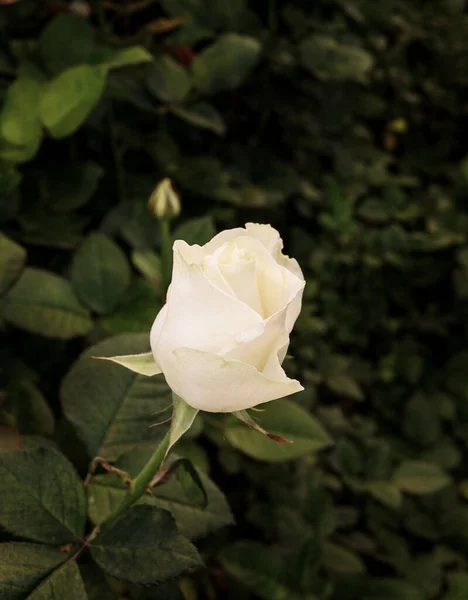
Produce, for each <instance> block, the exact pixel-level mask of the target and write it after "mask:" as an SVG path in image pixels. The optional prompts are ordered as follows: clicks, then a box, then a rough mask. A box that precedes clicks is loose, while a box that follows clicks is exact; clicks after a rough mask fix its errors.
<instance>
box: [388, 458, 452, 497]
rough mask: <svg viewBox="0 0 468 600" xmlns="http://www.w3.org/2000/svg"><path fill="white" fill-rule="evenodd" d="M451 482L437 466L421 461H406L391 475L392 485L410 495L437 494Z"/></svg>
mask: <svg viewBox="0 0 468 600" xmlns="http://www.w3.org/2000/svg"><path fill="white" fill-rule="evenodd" d="M451 481H452V479H451V477H450V476H449V475H448V474H447V473H445V471H443V470H442V469H441V468H440V467H439V466H438V465H436V464H434V463H429V462H424V461H422V460H406V461H404V462H402V463H401V465H400V466H399V467H398V469H397V470H396V471H395V473H394V474H393V483H394V484H395V485H396V486H397V487H398V488H399V489H400V490H402V491H403V492H408V493H410V494H431V493H433V492H438V491H439V490H441V489H443V488H445V487H447V486H448V485H449V484H450V483H451Z"/></svg>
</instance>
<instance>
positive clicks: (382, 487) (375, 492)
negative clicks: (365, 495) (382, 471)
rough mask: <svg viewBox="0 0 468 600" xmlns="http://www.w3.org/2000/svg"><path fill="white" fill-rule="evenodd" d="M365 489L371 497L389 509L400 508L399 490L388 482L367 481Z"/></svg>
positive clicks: (400, 497) (400, 496)
mask: <svg viewBox="0 0 468 600" xmlns="http://www.w3.org/2000/svg"><path fill="white" fill-rule="evenodd" d="M366 489H367V490H368V491H369V493H370V494H371V496H373V497H374V498H375V499H376V500H379V501H380V502H382V504H385V505H386V506H389V507H390V508H395V509H396V508H400V506H401V503H402V501H403V498H402V495H401V492H400V490H399V488H398V487H397V486H396V485H395V484H394V483H391V482H389V481H369V482H368V483H366Z"/></svg>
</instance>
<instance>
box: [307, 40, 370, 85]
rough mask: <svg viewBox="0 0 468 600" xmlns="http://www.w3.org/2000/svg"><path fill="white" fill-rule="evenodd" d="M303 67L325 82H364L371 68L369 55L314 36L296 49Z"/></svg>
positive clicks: (357, 48) (349, 45)
mask: <svg viewBox="0 0 468 600" xmlns="http://www.w3.org/2000/svg"><path fill="white" fill-rule="evenodd" d="M299 52H300V57H301V62H302V64H303V66H304V67H305V68H306V69H308V70H309V71H310V72H311V73H313V74H314V75H315V76H316V77H318V78H319V79H323V80H325V81H328V80H331V81H346V80H351V81H359V82H362V83H365V82H366V81H367V80H368V77H369V72H370V70H371V69H372V67H373V64H374V59H373V57H372V55H371V54H369V53H368V52H366V51H365V50H363V49H362V48H359V47H358V46H354V45H351V44H340V42H338V41H337V40H336V39H335V38H333V37H331V36H328V35H313V36H311V37H309V38H307V39H306V40H304V41H303V42H302V43H301V45H300V48H299Z"/></svg>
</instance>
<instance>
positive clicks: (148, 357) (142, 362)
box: [94, 352, 161, 377]
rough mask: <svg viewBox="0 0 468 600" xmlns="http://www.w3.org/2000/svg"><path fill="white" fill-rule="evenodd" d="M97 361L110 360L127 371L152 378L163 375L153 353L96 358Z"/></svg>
mask: <svg viewBox="0 0 468 600" xmlns="http://www.w3.org/2000/svg"><path fill="white" fill-rule="evenodd" d="M94 358H96V359H101V360H110V361H111V362H114V363H116V364H118V365H122V367H125V368H126V369H129V370H130V371H133V372H134V373H139V374H140V375H146V376H147V377H151V376H152V375H158V373H161V369H160V368H159V367H158V365H157V364H156V363H155V361H154V356H153V353H152V352H142V353H141V354H125V355H124V356H95V357H94Z"/></svg>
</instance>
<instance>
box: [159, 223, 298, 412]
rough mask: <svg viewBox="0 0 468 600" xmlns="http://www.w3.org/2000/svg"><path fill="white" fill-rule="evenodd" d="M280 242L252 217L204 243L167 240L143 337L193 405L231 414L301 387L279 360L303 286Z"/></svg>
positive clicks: (175, 388) (171, 380)
mask: <svg viewBox="0 0 468 600" xmlns="http://www.w3.org/2000/svg"><path fill="white" fill-rule="evenodd" d="M282 248H283V242H282V240H281V237H280V235H279V233H278V232H277V231H276V230H275V229H273V228H272V227H271V226H270V225H258V224H254V223H247V225H246V226H245V228H238V229H230V230H227V231H223V232H221V233H220V234H218V235H217V236H215V237H214V238H213V239H212V240H211V241H210V242H208V243H207V244H205V245H204V246H198V245H194V246H189V245H188V244H187V243H186V242H183V241H181V240H178V241H176V242H175V243H174V267H173V273H172V282H171V285H170V287H169V290H168V294H167V303H166V305H165V306H164V307H163V308H162V310H161V311H160V312H159V314H158V316H157V317H156V320H155V322H154V325H153V327H152V330H151V335H150V342H151V349H152V353H153V356H154V359H155V361H156V363H157V365H158V367H159V369H160V370H161V372H162V373H163V374H164V376H165V378H166V381H167V383H168V385H169V386H170V387H171V389H172V390H173V391H174V392H175V393H176V394H177V395H178V396H180V397H181V398H182V399H183V400H185V402H186V403H187V404H189V405H191V406H192V407H193V408H196V409H199V410H204V411H208V412H236V411H240V410H244V409H248V408H252V407H254V406H257V405H258V404H261V403H263V402H269V401H270V400H275V399H277V398H283V397H284V396H289V395H290V394H294V393H295V392H299V391H300V390H302V389H303V388H302V386H301V384H300V383H299V382H298V381H296V380H295V379H289V378H288V377H287V375H286V373H285V372H284V370H283V368H282V366H281V365H282V362H283V360H284V357H285V356H286V352H287V349H288V345H289V334H290V332H291V330H292V328H293V326H294V323H295V321H296V319H297V317H298V315H299V312H300V310H301V302H302V294H303V290H304V285H305V281H304V277H303V274H302V271H301V269H300V267H299V265H298V263H297V261H296V260H295V259H293V258H289V257H288V256H285V255H284V254H283V253H282Z"/></svg>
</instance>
